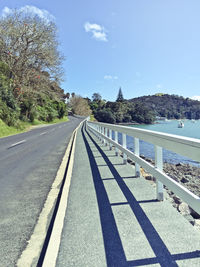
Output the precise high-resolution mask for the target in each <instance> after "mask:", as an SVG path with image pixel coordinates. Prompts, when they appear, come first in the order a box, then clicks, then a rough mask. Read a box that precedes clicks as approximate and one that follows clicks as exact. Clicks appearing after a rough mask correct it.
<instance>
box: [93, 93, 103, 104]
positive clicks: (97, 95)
mask: <svg viewBox="0 0 200 267" xmlns="http://www.w3.org/2000/svg"><path fill="white" fill-rule="evenodd" d="M92 100H93V101H94V102H98V101H101V95H100V94H99V93H94V94H93V95H92Z"/></svg>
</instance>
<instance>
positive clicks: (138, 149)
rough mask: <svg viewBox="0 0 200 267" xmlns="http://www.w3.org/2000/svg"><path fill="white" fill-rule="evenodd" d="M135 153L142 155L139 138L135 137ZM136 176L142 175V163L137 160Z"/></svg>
mask: <svg viewBox="0 0 200 267" xmlns="http://www.w3.org/2000/svg"><path fill="white" fill-rule="evenodd" d="M134 147H135V149H134V153H135V155H136V156H139V155H140V142H139V138H134ZM135 176H136V177H140V165H139V164H138V163H136V162H135Z"/></svg>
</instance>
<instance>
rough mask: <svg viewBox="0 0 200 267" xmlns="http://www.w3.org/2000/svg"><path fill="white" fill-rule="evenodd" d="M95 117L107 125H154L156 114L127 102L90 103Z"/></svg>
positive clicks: (101, 101)
mask: <svg viewBox="0 0 200 267" xmlns="http://www.w3.org/2000/svg"><path fill="white" fill-rule="evenodd" d="M89 104H90V107H91V109H92V112H93V114H94V117H95V118H96V119H97V120H98V121H101V122H107V123H129V122H130V123H131V122H132V123H133V122H137V123H153V122H154V120H155V116H154V113H153V112H151V111H150V110H149V109H148V108H145V107H144V106H143V105H141V104H140V103H136V104H132V103H130V102H128V101H126V100H123V101H116V102H111V101H108V102H105V101H103V100H99V101H94V100H93V101H89Z"/></svg>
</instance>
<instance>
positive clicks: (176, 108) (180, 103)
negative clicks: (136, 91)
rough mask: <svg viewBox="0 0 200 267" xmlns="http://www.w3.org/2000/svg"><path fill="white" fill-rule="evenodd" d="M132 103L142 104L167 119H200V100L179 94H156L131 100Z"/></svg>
mask: <svg viewBox="0 0 200 267" xmlns="http://www.w3.org/2000/svg"><path fill="white" fill-rule="evenodd" d="M129 102H130V103H132V104H136V103H139V104H142V105H143V106H145V107H146V108H147V109H149V110H151V111H152V112H154V114H155V115H156V116H159V117H166V118H167V119H184V118H186V119H200V101H197V100H192V99H190V98H184V97H182V96H178V95H168V94H162V93H160V94H156V95H149V96H142V97H137V98H133V99H130V100H129Z"/></svg>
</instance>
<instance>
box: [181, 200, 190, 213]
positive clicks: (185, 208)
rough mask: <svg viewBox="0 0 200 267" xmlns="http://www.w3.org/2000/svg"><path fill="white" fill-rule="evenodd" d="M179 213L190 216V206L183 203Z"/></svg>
mask: <svg viewBox="0 0 200 267" xmlns="http://www.w3.org/2000/svg"><path fill="white" fill-rule="evenodd" d="M178 211H179V212H180V213H181V214H182V215H190V208H189V206H188V204H187V203H185V202H182V203H181V204H180V205H179V206H178Z"/></svg>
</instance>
